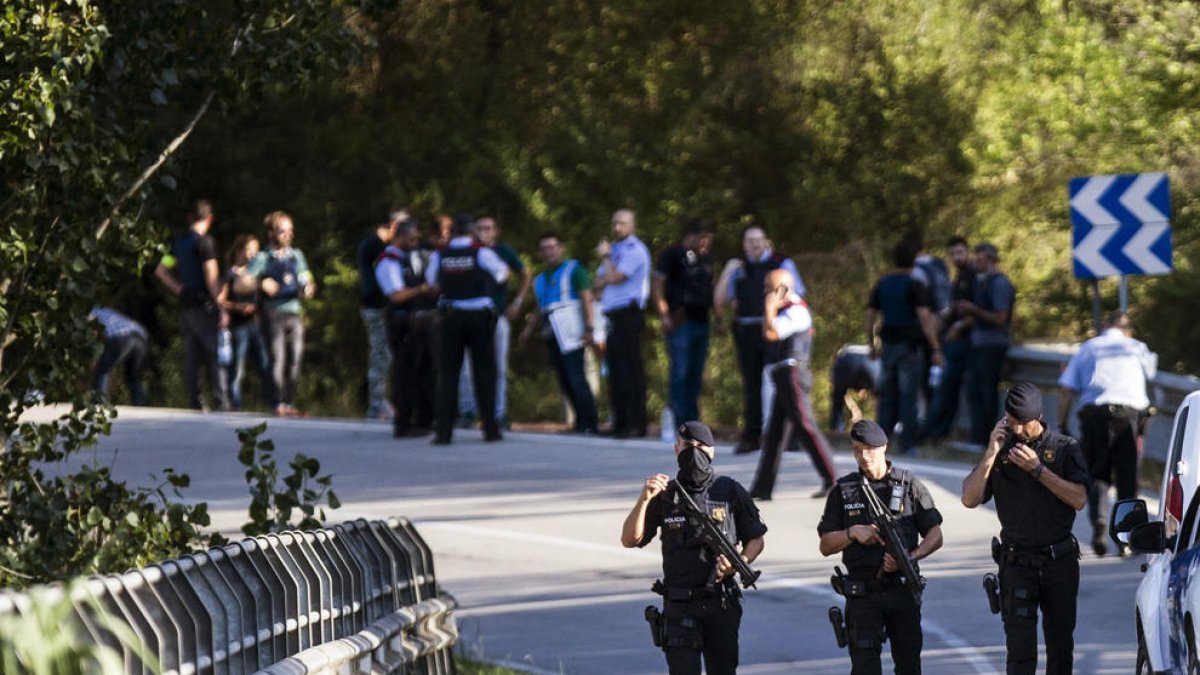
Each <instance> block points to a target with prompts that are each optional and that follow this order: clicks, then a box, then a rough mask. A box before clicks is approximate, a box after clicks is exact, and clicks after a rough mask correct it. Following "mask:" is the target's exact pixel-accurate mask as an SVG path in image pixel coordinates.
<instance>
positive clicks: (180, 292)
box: [97, 200, 317, 416]
mask: <svg viewBox="0 0 1200 675" xmlns="http://www.w3.org/2000/svg"><path fill="white" fill-rule="evenodd" d="M213 218H214V214H213V209H212V205H211V204H210V203H209V202H208V201H206V200H199V201H197V202H196V203H195V205H194V206H193V208H192V209H191V211H189V213H188V217H187V227H186V229H185V230H184V232H183V233H181V234H180V235H178V236H176V237H175V238H174V239H173V240H172V242H171V245H170V250H169V252H168V253H167V255H164V256H163V258H162V260H161V261H160V262H159V264H158V266H157V267H156V268H155V271H154V275H155V277H156V278H157V279H158V280H159V281H160V282H161V283H162V285H163V286H164V287H165V288H166V289H167V291H168V292H170V293H171V294H172V295H175V296H177V297H178V300H179V324H180V332H181V335H182V338H183V351H184V368H183V386H184V390H185V393H186V395H187V397H188V403H189V405H190V406H191V407H192V408H195V409H207V408H208V404H207V401H206V399H205V396H204V392H203V388H202V387H201V384H200V383H201V378H200V373H201V370H203V369H208V371H209V377H210V379H211V382H212V385H211V390H212V393H213V396H214V397H215V398H216V407H217V409H219V410H238V409H240V408H241V407H242V403H243V399H242V383H243V381H244V376H245V372H246V362H247V361H248V360H252V361H253V362H254V364H255V365H256V366H257V367H258V369H259V372H260V374H261V375H262V392H263V398H264V399H265V401H266V402H267V404H268V405H269V406H270V407H271V409H272V410H273V411H274V413H275V414H276V415H280V416H297V415H302V413H301V412H300V411H299V410H298V409H297V408H296V407H295V405H294V403H295V400H296V394H297V384H298V382H299V378H300V363H301V360H302V358H303V355H304V320H303V303H304V302H305V301H307V300H310V299H311V298H312V297H313V295H314V294H315V293H316V291H317V284H316V280H315V278H314V276H313V274H312V272H311V271H310V270H309V267H308V261H307V260H306V259H305V257H304V254H303V253H302V252H301V251H300V250H299V249H297V248H295V247H294V246H292V240H293V238H294V237H295V225H294V223H293V222H292V218H291V216H290V215H288V214H287V213H286V212H284V211H273V212H271V213H269V214H267V215H266V217H264V219H263V226H264V229H265V235H266V238H267V242H268V243H267V246H266V248H265V249H264V248H262V246H261V244H260V243H259V240H258V238H257V237H255V236H253V235H241V236H239V237H237V238H235V239H234V241H233V244H232V246H230V248H229V250H228V252H227V253H226V256H225V263H226V264H225V269H224V271H222V269H221V264H220V261H219V258H218V254H217V245H216V242H215V240H214V239H213V237H212V235H211V234H210V233H209V232H210V229H211V228H212V224H213ZM135 325H136V324H135ZM105 328H106V339H111V337H112V331H111V329H109V327H108V324H107V323H105ZM139 328H140V326H139ZM141 334H142V337H143V339H144V337H145V335H144V334H145V329H144V328H142V329H141ZM126 367H127V373H128V367H129V364H128V363H127V364H126ZM97 372H100V369H99V368H98V369H97ZM104 385H105V386H104V388H103V389H101V390H102V391H103V390H105V389H106V388H107V383H104ZM130 389H131V391H134V392H135V394H134V402H135V404H136V403H138V396H139V394H140V395H141V397H142V399H143V400H144V392H143V391H142V388H141V385H140V384H138V385H136V390H135V388H134V386H133V385H131V386H130Z"/></svg>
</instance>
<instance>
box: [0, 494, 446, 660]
mask: <svg viewBox="0 0 1200 675" xmlns="http://www.w3.org/2000/svg"><path fill="white" fill-rule="evenodd" d="M74 588H75V590H74V591H73V594H72V597H71V598H70V600H71V603H72V605H73V606H74V608H75V614H76V617H77V618H78V620H79V622H80V624H81V626H82V629H83V631H86V633H85V634H86V636H88V637H90V638H91V639H93V640H95V641H96V642H99V643H102V644H105V645H108V646H110V647H112V648H113V649H114V650H116V651H117V652H118V653H121V654H123V656H124V663H125V671H126V672H127V673H130V674H140V673H148V672H150V671H149V670H148V669H147V668H146V666H145V664H144V663H143V662H142V659H141V658H140V657H139V655H138V652H137V650H136V649H134V648H132V647H130V646H128V645H124V644H122V643H121V641H120V640H118V639H117V638H116V637H115V636H114V635H113V634H112V633H111V632H110V631H109V630H107V629H106V628H105V627H104V625H105V623H104V620H102V618H101V617H99V616H98V612H103V613H104V614H106V615H107V616H108V617H109V618H110V619H115V620H117V621H119V622H122V623H124V624H126V625H128V626H129V628H130V629H131V630H132V631H133V633H134V635H136V636H137V640H138V641H139V642H140V646H141V648H142V650H144V653H147V654H152V655H154V656H155V658H157V659H158V661H159V665H160V667H161V668H162V670H163V672H164V673H167V674H169V675H193V674H195V675H205V674H208V673H212V674H214V675H241V674H243V673H252V672H267V673H275V674H277V675H299V674H301V673H337V674H339V675H344V674H354V675H357V674H364V675H365V674H368V673H372V674H374V673H404V674H408V673H412V674H421V675H442V674H449V675H453V673H454V672H455V669H454V660H453V656H452V654H451V651H450V650H451V648H452V647H453V646H454V644H455V643H456V642H457V640H458V629H457V627H456V626H455V623H454V620H453V617H452V615H451V612H452V610H453V609H454V608H455V607H456V606H457V603H456V602H455V600H454V599H453V598H452V597H451V596H449V595H447V594H446V593H444V592H443V591H442V590H441V589H440V588H439V587H438V584H437V580H436V578H435V576H434V570H433V554H432V552H431V551H430V549H429V546H428V545H426V543H425V541H424V539H422V538H421V536H420V534H418V533H417V531H416V529H415V528H414V527H413V525H412V523H411V522H409V521H408V520H407V519H404V518H392V519H389V520H387V521H381V520H375V521H369V522H368V521H366V520H355V521H351V522H347V523H343V524H341V525H335V526H333V527H329V528H326V529H323V530H314V531H309V532H283V533H280V534H269V535H266V536H260V537H253V538H250V539H245V540H242V541H240V542H237V543H234V544H230V545H228V546H225V547H223V548H215V549H211V550H209V551H205V552H199V553H193V554H191V555H188V556H185V557H183V558H180V559H178V560H170V561H166V562H163V563H159V564H157V565H150V566H148V567H145V568H143V569H139V570H133V571H130V572H127V573H125V574H120V575H108V576H102V577H92V578H89V579H87V580H86V581H85V583H83V584H80V585H78V586H76V587H74ZM31 602H32V600H31V598H30V596H29V595H26V594H23V593H3V594H2V595H0V615H4V614H18V615H20V614H25V613H26V612H27V611H28V610H29V607H30V603H31Z"/></svg>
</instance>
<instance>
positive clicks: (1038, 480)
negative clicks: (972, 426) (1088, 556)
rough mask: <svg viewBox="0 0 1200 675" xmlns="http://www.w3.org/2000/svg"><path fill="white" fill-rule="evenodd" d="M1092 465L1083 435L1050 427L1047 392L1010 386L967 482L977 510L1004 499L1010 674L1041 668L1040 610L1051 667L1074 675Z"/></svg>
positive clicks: (999, 505)
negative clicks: (1075, 532) (1082, 533)
mask: <svg viewBox="0 0 1200 675" xmlns="http://www.w3.org/2000/svg"><path fill="white" fill-rule="evenodd" d="M1085 467H1086V464H1085V463H1084V460H1083V453H1082V452H1081V451H1080V449H1079V444H1078V443H1077V442H1075V439H1073V438H1071V437H1070V436H1064V435H1062V434H1058V433H1055V432H1053V431H1051V430H1049V429H1047V428H1046V424H1045V422H1044V421H1043V420H1042V393H1041V391H1040V390H1038V388H1037V386H1035V385H1033V384H1031V383H1028V382H1021V383H1019V384H1017V385H1015V386H1014V387H1013V388H1012V389H1010V390H1009V391H1008V395H1007V397H1005V400H1004V419H1002V420H1000V421H999V422H997V423H996V425H995V426H994V427H993V428H992V433H991V436H990V437H989V439H988V445H987V450H986V451H985V452H984V455H983V458H982V459H981V460H980V461H979V464H978V465H977V466H976V467H975V468H974V469H972V471H971V473H969V474H967V477H966V478H965V479H963V485H962V503H963V506H966V507H967V508H969V509H973V508H975V507H977V506H979V505H980V504H983V503H985V502H987V501H988V500H990V499H991V498H992V497H993V496H995V498H996V515H997V516H999V518H1000V538H999V539H993V540H992V557H993V558H995V560H996V563H997V564H998V565H999V566H1000V578H999V581H1000V584H999V596H1000V598H999V599H1000V602H999V607H1000V612H1001V615H1002V618H1003V619H1004V634H1005V638H1006V641H1007V644H1008V673H1009V675H1017V674H1023V673H1030V674H1032V673H1034V672H1036V670H1037V659H1038V644H1037V618H1038V610H1039V609H1040V610H1041V612H1042V614H1043V616H1044V621H1043V626H1044V632H1045V639H1046V671H1045V672H1046V673H1047V675H1056V674H1061V675H1068V674H1069V673H1071V669H1072V665H1073V663H1074V649H1075V637H1074V633H1075V604H1076V597H1077V596H1078V594H1079V543H1078V542H1076V541H1075V538H1074V537H1073V536H1071V527H1072V525H1073V524H1074V522H1075V513H1076V512H1077V511H1079V510H1080V509H1082V508H1083V507H1084V505H1085V504H1086V503H1087V489H1088V480H1089V479H1088V474H1087V469H1086V468H1085ZM993 611H995V610H993Z"/></svg>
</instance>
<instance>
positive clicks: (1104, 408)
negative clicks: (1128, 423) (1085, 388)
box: [1079, 403, 1146, 416]
mask: <svg viewBox="0 0 1200 675" xmlns="http://www.w3.org/2000/svg"><path fill="white" fill-rule="evenodd" d="M1145 412H1146V410H1145V409H1144V408H1135V407H1133V406H1130V405H1121V404H1120V403H1100V404H1096V403H1089V404H1087V405H1085V406H1083V407H1081V408H1080V409H1079V413H1080V414H1081V415H1108V416H1116V415H1141V414H1144V413H1145Z"/></svg>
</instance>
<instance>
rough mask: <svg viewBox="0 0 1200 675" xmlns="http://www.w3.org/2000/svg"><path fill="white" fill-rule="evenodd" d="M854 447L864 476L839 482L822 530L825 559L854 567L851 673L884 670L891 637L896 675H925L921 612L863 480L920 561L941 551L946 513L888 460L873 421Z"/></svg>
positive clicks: (855, 434) (847, 587)
mask: <svg viewBox="0 0 1200 675" xmlns="http://www.w3.org/2000/svg"><path fill="white" fill-rule="evenodd" d="M850 443H851V445H852V446H854V460H855V461H856V462H858V471H855V472H853V473H850V474H847V475H845V476H842V477H841V478H839V479H838V481H837V484H836V485H835V486H834V488H833V490H831V491H830V492H829V496H828V497H827V498H826V500H825V513H824V515H822V516H821V522H820V524H819V525H817V532H818V533H819V534H820V535H821V554H822V555H826V556H829V555H833V554H834V553H838V552H840V553H841V554H842V562H843V563H845V565H846V576H845V577H844V578H843V579H840V580H839V582H838V585H840V586H841V587H842V588H841V591H840V592H841V593H842V594H843V595H845V596H846V628H847V636H848V647H849V649H850V665H851V673H853V674H854V675H867V674H870V673H880V672H882V670H881V668H882V666H881V664H880V659H879V655H880V653H881V652H882V649H883V640H884V638H885V636H886V638H888V639H890V640H891V641H892V661H893V662H894V663H895V664H896V673H897V674H900V673H920V672H921V645H922V642H923V639H924V637H923V635H922V633H921V608H920V606H919V605H917V602H916V600H915V599H914V598H913V596H912V593H911V592H910V591H909V590H908V588H906V587H905V585H904V580H903V578H902V577H901V575H900V570H899V568H898V566H897V564H896V560H895V559H894V558H893V557H892V555H891V554H890V553H887V552H885V551H884V549H883V539H881V538H880V534H879V530H878V529H877V528H876V527H875V526H874V525H872V524H871V521H870V517H869V515H868V512H867V506H866V503H865V501H866V500H865V497H864V496H863V494H862V489H863V488H862V484H861V478H862V477H863V476H865V477H866V478H867V481H868V484H869V485H870V486H871V489H872V490H874V491H875V494H876V495H878V496H879V500H880V501H881V502H883V504H885V505H887V507H888V508H890V509H891V510H892V512H893V513H894V514H895V515H896V517H897V519H898V522H899V525H900V529H901V531H902V533H903V537H904V539H905V544H906V545H907V547H908V549H909V553H910V554H911V555H912V557H913V559H914V560H921V559H922V558H925V557H927V556H929V555H930V554H931V553H933V552H934V551H936V550H938V549H939V548H941V546H942V527H941V523H942V514H941V513H939V512H938V510H937V508H936V507H935V506H934V504H933V497H932V496H931V495H930V494H929V490H928V489H926V488H925V485H924V484H922V483H921V481H920V480H919V479H918V478H917V477H916V476H914V475H912V474H911V473H909V472H908V471H905V470H904V469H897V468H895V467H893V466H892V463H891V462H889V461H887V460H886V459H885V456H884V455H885V453H886V452H887V444H888V439H887V434H885V433H884V432H883V428H882V427H880V426H879V425H878V424H876V423H875V422H872V421H869V420H860V421H858V422H855V423H854V426H852V427H851V428H850Z"/></svg>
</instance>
